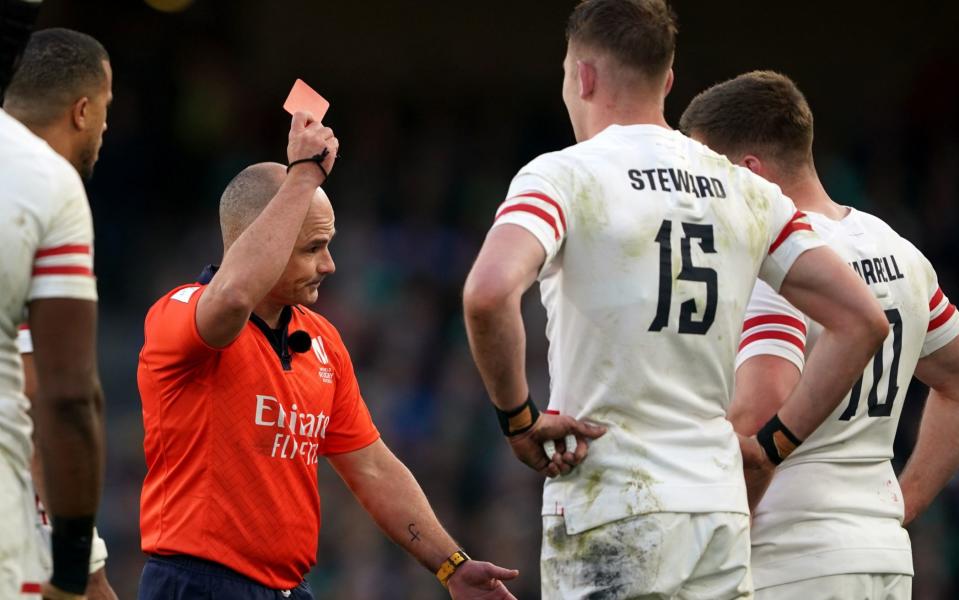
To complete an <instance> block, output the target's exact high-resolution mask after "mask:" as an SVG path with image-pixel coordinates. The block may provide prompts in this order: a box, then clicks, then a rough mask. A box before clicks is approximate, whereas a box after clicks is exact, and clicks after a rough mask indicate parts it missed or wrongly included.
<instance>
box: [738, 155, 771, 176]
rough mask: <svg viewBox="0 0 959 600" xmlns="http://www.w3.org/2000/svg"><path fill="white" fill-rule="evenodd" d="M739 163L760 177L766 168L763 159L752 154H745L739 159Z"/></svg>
mask: <svg viewBox="0 0 959 600" xmlns="http://www.w3.org/2000/svg"><path fill="white" fill-rule="evenodd" d="M739 164H740V165H742V166H744V167H746V168H747V169H749V170H750V171H752V172H753V173H755V174H756V175H759V176H760V177H762V176H763V175H764V174H765V173H766V169H765V167H764V165H763V161H761V160H760V159H759V157H758V156H755V155H753V154H747V155H746V156H744V157H743V158H742V160H740V161H739Z"/></svg>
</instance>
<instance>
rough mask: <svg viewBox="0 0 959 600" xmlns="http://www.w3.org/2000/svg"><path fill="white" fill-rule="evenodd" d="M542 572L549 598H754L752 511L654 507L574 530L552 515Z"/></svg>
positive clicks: (545, 526) (547, 518)
mask: <svg viewBox="0 0 959 600" xmlns="http://www.w3.org/2000/svg"><path fill="white" fill-rule="evenodd" d="M540 571H541V576H542V592H543V599H544V600H553V599H555V600H574V599H576V598H604V599H609V600H614V599H620V598H621V599H626V598H629V599H642V598H650V599H652V598H676V599H681V600H734V599H736V600H738V599H750V598H752V597H753V594H752V589H753V584H752V576H751V575H750V571H749V517H747V516H746V515H742V514H736V513H704V514H688V513H651V514H648V515H640V516H636V517H631V518H629V519H623V520H621V521H616V522H613V523H607V524H606V525H602V526H600V527H596V528H595V529H590V530H588V531H584V532H582V533H579V534H576V535H567V533H566V523H565V521H564V519H563V517H562V516H552V515H545V516H543V550H542V556H541V562H540ZM807 600H808V599H807Z"/></svg>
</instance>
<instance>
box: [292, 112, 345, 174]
mask: <svg viewBox="0 0 959 600" xmlns="http://www.w3.org/2000/svg"><path fill="white" fill-rule="evenodd" d="M339 150H340V141H339V140H338V139H336V136H335V135H333V130H332V129H330V128H329V127H324V126H323V123H321V122H319V121H317V120H315V119H314V118H313V114H312V113H310V112H305V111H304V112H296V113H294V114H293V122H292V123H291V124H290V136H289V144H288V145H287V148H286V154H287V158H288V159H289V161H290V162H289V165H290V169H291V170H292V169H293V168H294V167H296V168H298V169H302V170H304V171H305V170H307V169H310V170H313V171H316V172H317V174H321V175H322V176H323V180H322V181H320V183H323V182H325V181H326V178H327V177H329V175H330V171H332V170H333V163H334V162H336V155H337V153H338V152H339ZM304 163H305V164H304ZM310 163H312V165H315V166H312V165H311V164H310ZM300 164H303V166H302V167H297V165H300Z"/></svg>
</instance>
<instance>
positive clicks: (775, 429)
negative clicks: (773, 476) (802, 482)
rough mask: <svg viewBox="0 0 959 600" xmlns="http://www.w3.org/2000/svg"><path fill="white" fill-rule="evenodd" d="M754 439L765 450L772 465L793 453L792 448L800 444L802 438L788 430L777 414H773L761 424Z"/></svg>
mask: <svg viewBox="0 0 959 600" xmlns="http://www.w3.org/2000/svg"><path fill="white" fill-rule="evenodd" d="M756 440H757V441H758V442H759V445H760V446H762V447H763V450H765V451H766V455H767V456H769V460H771V461H772V463H773V464H774V465H778V464H779V463H781V462H782V461H784V460H786V458H787V457H788V456H789V455H790V454H792V453H793V450H795V449H796V448H798V447H799V444H802V440H801V439H799V438H798V437H796V435H795V434H794V433H793V432H791V431H789V428H788V427H786V426H785V425H783V422H782V421H780V420H779V415H774V416H773V418H772V419H769V421H768V422H767V423H766V424H765V425H763V428H762V429H760V430H759V433H757V434H756Z"/></svg>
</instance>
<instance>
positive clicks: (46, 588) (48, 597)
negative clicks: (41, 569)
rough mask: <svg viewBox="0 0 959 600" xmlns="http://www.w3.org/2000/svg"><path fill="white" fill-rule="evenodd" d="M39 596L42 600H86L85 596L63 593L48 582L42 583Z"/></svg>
mask: <svg viewBox="0 0 959 600" xmlns="http://www.w3.org/2000/svg"><path fill="white" fill-rule="evenodd" d="M40 595H41V596H43V600H87V597H86V596H81V595H80V594H71V593H70V592H64V591H63V590H61V589H60V588H58V587H57V586H55V585H53V584H52V583H50V582H49V581H47V582H44V584H43V586H42V587H41V589H40Z"/></svg>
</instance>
